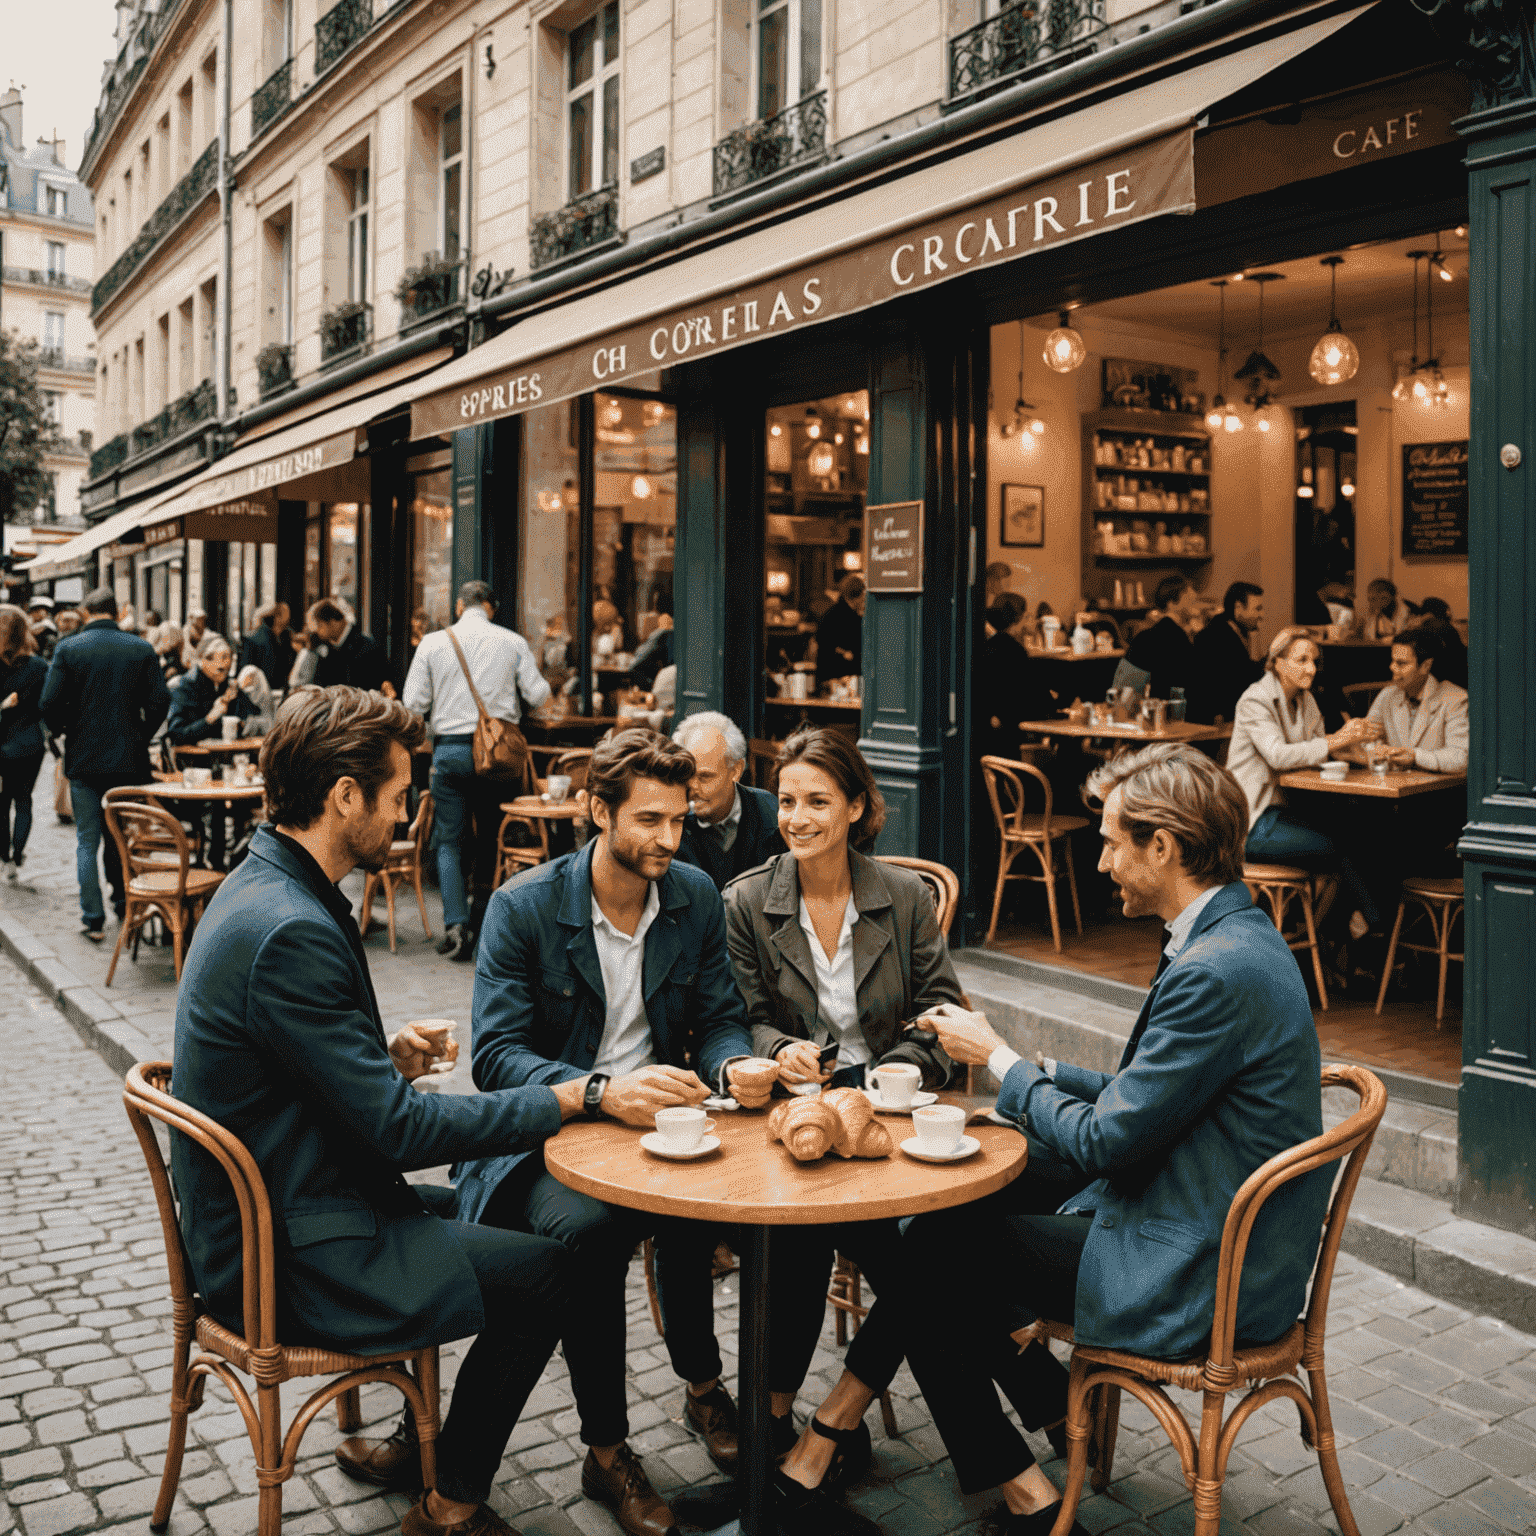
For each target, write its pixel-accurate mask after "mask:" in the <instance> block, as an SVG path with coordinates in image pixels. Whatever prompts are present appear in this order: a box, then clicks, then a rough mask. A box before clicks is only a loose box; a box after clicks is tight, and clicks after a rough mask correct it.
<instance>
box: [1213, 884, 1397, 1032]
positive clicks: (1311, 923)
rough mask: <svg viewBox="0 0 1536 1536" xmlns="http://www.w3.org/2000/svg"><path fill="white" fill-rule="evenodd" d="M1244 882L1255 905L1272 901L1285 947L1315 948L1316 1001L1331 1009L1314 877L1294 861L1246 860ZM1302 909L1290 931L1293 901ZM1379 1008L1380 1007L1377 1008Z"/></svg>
mask: <svg viewBox="0 0 1536 1536" xmlns="http://www.w3.org/2000/svg"><path fill="white" fill-rule="evenodd" d="M1243 884H1244V885H1246V886H1247V887H1248V894H1249V895H1250V896H1251V897H1253V901H1254V905H1255V906H1257V905H1258V904H1259V902H1260V900H1261V899H1262V900H1264V901H1267V902H1268V903H1269V913H1270V916H1271V917H1273V918H1274V920H1275V931H1276V932H1277V933H1278V934H1279V935H1280V937H1281V938H1282V939H1284V940H1285V943H1286V947H1287V948H1288V949H1290V950H1292V951H1294V952H1296V953H1297V954H1300V953H1302V952H1304V951H1306V950H1311V952H1312V979H1313V980H1314V981H1315V982H1316V983H1317V1005H1318V1007H1319V1008H1321V1009H1322V1010H1323V1012H1325V1013H1326V1012H1327V1011H1328V986H1327V983H1326V982H1325V981H1324V980H1323V951H1322V946H1321V945H1320V944H1319V943H1318V942H1317V922H1316V918H1315V912H1316V908H1315V905H1314V901H1313V877H1312V876H1311V875H1310V874H1308V873H1307V871H1306V870H1304V869H1298V868H1296V867H1295V866H1294V865H1292V864H1246V863H1245V864H1244V865H1243ZM1293 901H1294V902H1296V903H1297V905H1298V906H1299V908H1300V909H1301V922H1300V923H1299V924H1298V925H1297V927H1295V928H1293V929H1292V930H1291V932H1290V933H1287V932H1286V931H1285V915H1286V912H1287V911H1288V910H1289V908H1290V905H1291V903H1292V902H1293ZM1377 1011H1378V1012H1380V1010H1379V1009H1378V1010H1377Z"/></svg>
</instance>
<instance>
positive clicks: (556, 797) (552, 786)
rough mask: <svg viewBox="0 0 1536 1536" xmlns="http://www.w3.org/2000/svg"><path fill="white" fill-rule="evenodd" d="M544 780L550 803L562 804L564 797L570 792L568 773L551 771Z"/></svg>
mask: <svg viewBox="0 0 1536 1536" xmlns="http://www.w3.org/2000/svg"><path fill="white" fill-rule="evenodd" d="M545 782H546V784H547V786H548V791H549V799H550V803H551V804H552V805H563V804H564V803H565V797H566V796H567V795H568V794H570V792H571V776H570V774H568V773H552V774H550V776H549V778H548V779H547V780H546V781H545Z"/></svg>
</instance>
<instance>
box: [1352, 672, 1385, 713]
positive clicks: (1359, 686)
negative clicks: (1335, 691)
mask: <svg viewBox="0 0 1536 1536" xmlns="http://www.w3.org/2000/svg"><path fill="white" fill-rule="evenodd" d="M1391 686H1392V684H1391V681H1390V680H1388V681H1387V682H1385V683H1345V684H1344V686H1343V687H1342V688H1341V689H1339V692H1340V693H1342V694H1343V695H1344V702H1345V703H1346V704H1347V705H1349V709H1350V713H1351V714H1355V713H1357V712H1359V713H1363V712H1364V711H1365V710H1368V709H1369V708H1370V707H1371V705H1372V704H1374V703H1375V702H1376V695H1377V694H1378V693H1380V692H1381V690H1382V689H1383V688H1390V687H1391Z"/></svg>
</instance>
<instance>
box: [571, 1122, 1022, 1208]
mask: <svg viewBox="0 0 1536 1536" xmlns="http://www.w3.org/2000/svg"><path fill="white" fill-rule="evenodd" d="M942 1097H943V1098H944V1099H945V1100H947V1101H951V1102H954V1101H955V1096H954V1095H953V1094H944V1095H942ZM710 1118H711V1119H712V1120H713V1121H714V1122H715V1129H714V1132H713V1134H714V1135H716V1136H718V1137H719V1138H720V1149H719V1150H718V1151H716V1152H711V1153H709V1154H708V1155H707V1156H705V1157H701V1158H699V1159H698V1160H697V1161H693V1162H682V1161H672V1160H670V1159H668V1158H663V1157H656V1156H653V1155H652V1154H651V1153H649V1152H647V1151H646V1150H645V1149H644V1148H643V1147H642V1146H641V1145H640V1138H641V1136H642V1135H644V1134H645V1133H644V1132H643V1131H642V1130H640V1129H638V1128H636V1127H634V1126H628V1125H621V1124H619V1123H618V1121H616V1120H569V1121H567V1122H566V1123H565V1125H563V1126H562V1127H561V1128H560V1133H559V1135H557V1136H554V1137H552V1138H551V1139H550V1140H549V1141H546V1142H545V1143H544V1162H545V1166H546V1167H547V1168H548V1169H549V1171H550V1172H551V1173H552V1174H554V1176H555V1177H556V1178H557V1179H559V1180H560V1182H561V1183H562V1184H565V1185H567V1186H569V1187H570V1188H571V1189H574V1190H577V1191H579V1192H580V1193H581V1194H584V1195H592V1196H594V1197H595V1198H596V1199H599V1200H606V1201H608V1202H609V1203H610V1204H612V1205H622V1206H625V1207H627V1208H628V1209H630V1210H639V1211H650V1212H651V1213H652V1214H654V1215H658V1216H688V1217H692V1218H694V1219H695V1220H698V1221H722V1222H731V1221H738V1222H748V1223H750V1224H752V1225H754V1226H817V1225H821V1224H823V1223H826V1222H837V1221H877V1220H881V1219H883V1218H885V1217H888V1216H914V1215H917V1214H918V1213H920V1212H922V1211H942V1210H945V1209H947V1208H948V1207H949V1206H952V1205H964V1204H965V1203H966V1202H967V1201H970V1200H977V1199H980V1198H981V1196H983V1195H990V1194H992V1193H994V1192H995V1191H997V1190H999V1189H1002V1188H1003V1187H1004V1186H1005V1185H1007V1184H1010V1183H1012V1182H1013V1180H1014V1179H1016V1178H1018V1176H1019V1175H1020V1174H1021V1173H1022V1172H1023V1171H1024V1167H1025V1164H1026V1163H1027V1162H1028V1161H1029V1144H1028V1142H1027V1141H1026V1140H1025V1139H1024V1137H1023V1136H1022V1135H1020V1134H1019V1132H1018V1131H1015V1130H1011V1129H1009V1128H1007V1127H1005V1126H1001V1125H994V1124H991V1123H990V1122H985V1121H984V1122H982V1123H980V1124H974V1123H973V1124H971V1125H968V1126H967V1127H966V1134H967V1135H970V1136H974V1137H975V1138H976V1139H977V1140H978V1141H979V1142H980V1143H981V1150H980V1151H979V1152H977V1153H975V1154H974V1155H973V1156H971V1157H968V1158H966V1159H965V1160H964V1161H962V1162H958V1163H923V1162H919V1161H918V1160H917V1159H916V1158H913V1157H908V1156H907V1155H906V1153H904V1152H903V1151H902V1150H901V1143H902V1142H903V1141H904V1140H906V1139H907V1137H909V1136H911V1135H912V1134H913V1133H912V1129H911V1127H912V1121H911V1118H910V1117H909V1116H906V1115H881V1116H880V1120H881V1122H882V1123H883V1124H884V1125H885V1126H886V1128H887V1129H888V1130H889V1131H890V1133H891V1137H892V1140H893V1141H894V1142H895V1143H896V1150H895V1151H894V1152H893V1153H892V1154H891V1156H889V1157H884V1158H851V1159H849V1158H841V1157H838V1156H837V1155H836V1154H835V1153H829V1154H828V1155H827V1156H826V1157H823V1158H821V1159H820V1160H819V1161H817V1162H814V1163H800V1162H796V1161H795V1159H794V1158H793V1157H791V1156H790V1154H789V1152H788V1151H787V1150H786V1149H785V1147H784V1146H783V1144H782V1143H780V1142H772V1143H770V1142H769V1140H768V1111H767V1110H766V1109H759V1110H745V1109H734V1110H731V1109H727V1110H712V1111H711V1112H710Z"/></svg>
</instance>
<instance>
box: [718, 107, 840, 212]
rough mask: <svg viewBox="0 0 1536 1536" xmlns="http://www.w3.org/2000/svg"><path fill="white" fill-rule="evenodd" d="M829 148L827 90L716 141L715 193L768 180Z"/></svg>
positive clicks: (818, 155)
mask: <svg viewBox="0 0 1536 1536" xmlns="http://www.w3.org/2000/svg"><path fill="white" fill-rule="evenodd" d="M826 152H827V93H826V92H825V91H817V92H816V94H815V95H814V96H807V97H805V98H804V99H803V100H801V101H798V102H796V103H795V105H794V106H792V107H786V108H785V109H784V110H783V111H782V112H776V113H774V115H773V116H772V117H764V118H760V119H759V120H758V121H757V122H754V123H746V124H744V125H743V126H742V127H740V128H738V129H737V130H736V131H735V133H733V134H731V135H730V136H729V137H728V138H724V139H722V140H721V141H720V142H719V143H718V144H716V145H715V196H716V197H722V196H724V194H725V193H727V192H734V191H736V189H737V188H738V187H747V186H750V185H751V184H752V183H753V182H754V181H763V180H766V179H767V178H768V177H769V176H777V175H778V173H779V172H780V171H787V170H789V169H791V167H793V166H797V165H801V164H804V163H806V162H809V161H812V160H815V159H817V158H819V157H820V156H822V155H824V154H825V153H826Z"/></svg>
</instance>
